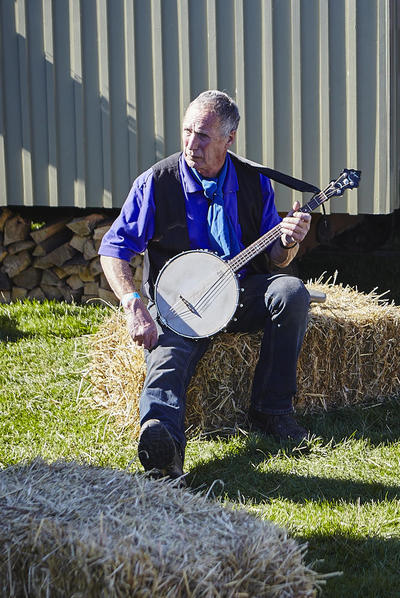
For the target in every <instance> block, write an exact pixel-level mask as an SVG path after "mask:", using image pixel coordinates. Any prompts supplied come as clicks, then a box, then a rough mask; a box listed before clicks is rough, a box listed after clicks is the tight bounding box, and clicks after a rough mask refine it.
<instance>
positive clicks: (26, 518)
mask: <svg viewBox="0 0 400 598" xmlns="http://www.w3.org/2000/svg"><path fill="white" fill-rule="evenodd" d="M0 507H1V512H2V517H1V520H0V588H1V591H2V594H1V595H2V596H14V597H15V598H19V597H23V596H30V597H31V598H36V597H43V598H44V597H47V596H52V597H60V598H61V597H62V598H64V597H65V596H74V597H75V598H78V597H81V598H83V597H85V598H99V597H103V598H106V597H110V598H111V597H114V596H115V597H117V596H118V597H120V598H123V597H125V596H126V597H127V596H138V597H143V598H144V597H150V596H151V597H155V598H157V597H169V598H180V597H182V598H183V597H192V598H195V597H196V598H202V597H204V598H213V597H219V598H228V597H229V598H230V597H231V598H234V597H236V598H239V597H242V598H246V597H247V598H250V597H253V596H257V597H260V598H262V597H264V596H265V597H270V598H278V597H279V598H290V597H296V598H306V597H311V596H315V595H316V590H317V587H318V585H319V584H320V583H321V579H318V575H317V574H316V573H314V572H313V571H312V570H311V569H310V568H308V567H307V566H306V565H305V563H304V555H305V550H306V546H305V545H303V546H300V545H299V544H298V543H297V542H296V541H295V540H294V539H293V538H290V537H288V535H287V532H286V531H285V530H284V529H282V528H280V527H278V526H276V525H275V524H273V523H271V522H266V521H262V520H260V519H257V518H256V517H255V516H252V515H250V514H249V513H247V512H245V511H244V510H239V509H234V508H233V505H232V506H230V505H226V506H223V505H222V504H220V503H218V502H215V501H211V500H209V499H208V498H207V497H206V496H201V495H199V494H194V493H192V492H189V491H188V490H184V489H182V488H178V487H177V486H176V483H175V484H174V483H173V482H172V483H171V482H167V481H166V480H152V479H150V478H148V477H146V476H144V475H140V474H136V475H130V474H129V473H127V472H123V471H118V470H112V469H105V468H100V467H90V466H87V465H79V464H77V463H75V462H70V463H67V462H65V461H58V462H55V463H53V464H46V463H45V462H43V461H41V460H35V461H34V462H33V463H32V464H30V465H19V466H13V467H9V468H8V469H6V470H4V471H3V472H1V473H0Z"/></svg>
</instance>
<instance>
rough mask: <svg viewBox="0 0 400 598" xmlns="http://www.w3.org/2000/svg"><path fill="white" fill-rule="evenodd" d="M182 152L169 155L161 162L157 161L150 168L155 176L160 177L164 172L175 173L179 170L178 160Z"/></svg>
mask: <svg viewBox="0 0 400 598" xmlns="http://www.w3.org/2000/svg"><path fill="white" fill-rule="evenodd" d="M181 154H182V152H176V153H175V154H171V155H170V156H167V157H166V158H163V159H162V160H159V161H158V162H156V163H155V164H153V166H152V167H151V170H152V172H153V173H154V174H155V175H156V176H160V175H161V174H162V173H164V172H177V171H178V168H179V158H180V156H181Z"/></svg>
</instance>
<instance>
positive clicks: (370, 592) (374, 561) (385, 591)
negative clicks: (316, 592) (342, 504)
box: [296, 533, 400, 598]
mask: <svg viewBox="0 0 400 598" xmlns="http://www.w3.org/2000/svg"><path fill="white" fill-rule="evenodd" d="M296 539H297V540H298V541H299V542H300V543H303V542H307V543H308V550H307V554H306V561H307V563H311V567H312V568H313V569H314V570H316V571H318V572H319V573H322V574H324V573H332V572H334V571H336V572H341V573H342V574H341V575H339V576H335V577H333V578H331V579H328V580H327V583H326V585H325V586H324V587H323V592H322V598H343V597H344V596H351V598H399V596H400V540H399V539H393V538H387V539H386V538H385V539H383V538H374V537H368V538H354V537H351V536H350V535H346V534H341V533H336V534H335V533H332V534H319V533H316V534H311V535H309V536H307V537H303V536H296Z"/></svg>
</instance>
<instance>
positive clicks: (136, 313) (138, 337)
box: [100, 255, 158, 349]
mask: <svg viewBox="0 0 400 598" xmlns="http://www.w3.org/2000/svg"><path fill="white" fill-rule="evenodd" d="M100 262H101V265H102V268H103V271H104V274H105V276H106V278H107V280H108V283H109V285H110V287H111V288H112V290H113V291H114V293H115V295H116V296H117V297H118V299H119V300H120V301H121V302H122V305H123V308H124V311H125V314H126V323H127V327H128V330H129V334H130V335H131V337H132V339H133V340H134V341H135V342H137V343H138V345H143V347H144V348H145V349H151V348H152V347H153V346H154V345H155V344H156V342H157V339H158V333H157V327H156V324H155V322H154V320H153V318H152V317H151V315H150V313H149V311H148V309H147V307H146V306H145V304H144V303H143V301H142V300H141V299H140V298H139V297H135V296H131V295H133V293H136V289H135V285H134V283H133V277H132V270H131V268H130V266H129V263H128V262H127V261H125V260H120V259H119V258H116V257H109V256H106V255H102V256H100Z"/></svg>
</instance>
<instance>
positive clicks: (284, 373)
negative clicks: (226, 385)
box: [228, 274, 310, 440]
mask: <svg viewBox="0 0 400 598" xmlns="http://www.w3.org/2000/svg"><path fill="white" fill-rule="evenodd" d="M241 286H242V287H243V288H244V292H243V293H242V295H241V299H240V301H241V303H242V304H243V307H242V308H239V310H238V312H237V313H236V317H237V321H236V322H232V323H231V324H230V325H229V327H228V331H236V330H238V331H239V330H247V331H255V330H259V329H263V330H264V336H263V340H262V343H261V349H260V357H259V361H258V363H257V366H256V370H255V374H254V380H253V388H252V394H251V408H250V420H251V421H252V423H253V424H254V425H255V426H256V427H259V428H260V429H261V430H264V431H265V432H266V433H271V434H273V435H274V436H276V437H278V438H282V439H283V438H286V437H291V438H294V439H296V440H300V439H301V438H302V437H305V436H306V431H305V430H304V429H303V428H301V427H300V426H299V425H298V424H297V422H296V421H295V420H294V418H293V417H292V413H293V407H292V399H293V396H294V394H295V393H296V389H297V386H296V369H297V360H298V356H299V353H300V349H301V345H302V342H303V338H304V334H305V331H306V328H307V314H308V309H309V302H310V297H309V293H308V291H307V289H306V288H305V287H304V285H303V283H302V282H301V281H300V280H299V279H298V278H296V277H293V276H287V275H284V274H275V275H270V276H263V275H252V276H249V277H248V278H247V279H245V280H244V281H242V283H241Z"/></svg>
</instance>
